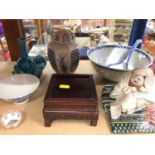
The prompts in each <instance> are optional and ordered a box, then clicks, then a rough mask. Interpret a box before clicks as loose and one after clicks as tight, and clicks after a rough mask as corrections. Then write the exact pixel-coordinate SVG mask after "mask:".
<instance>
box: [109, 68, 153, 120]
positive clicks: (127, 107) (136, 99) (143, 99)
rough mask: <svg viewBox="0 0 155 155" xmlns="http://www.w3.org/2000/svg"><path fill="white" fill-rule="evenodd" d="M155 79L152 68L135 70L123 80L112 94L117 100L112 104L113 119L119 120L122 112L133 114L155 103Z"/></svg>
mask: <svg viewBox="0 0 155 155" xmlns="http://www.w3.org/2000/svg"><path fill="white" fill-rule="evenodd" d="M154 92H155V77H154V73H153V71H152V70H151V69H150V68H144V69H135V70H134V71H132V72H131V73H129V74H128V75H127V76H126V77H125V78H124V79H123V80H121V81H120V82H119V83H118V84H117V85H116V86H115V87H114V90H113V91H112V92H111V94H110V97H111V98H114V99H116V100H115V101H113V102H111V103H110V110H111V117H112V119H117V118H119V117H120V115H121V112H123V113H128V114H129V113H133V112H135V111H136V110H139V109H142V108H144V107H145V106H146V105H149V104H153V103H155V94H154Z"/></svg>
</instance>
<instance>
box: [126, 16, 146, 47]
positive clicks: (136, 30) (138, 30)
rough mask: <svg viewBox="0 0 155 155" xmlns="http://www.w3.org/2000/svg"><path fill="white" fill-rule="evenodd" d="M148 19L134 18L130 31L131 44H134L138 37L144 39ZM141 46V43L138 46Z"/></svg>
mask: <svg viewBox="0 0 155 155" xmlns="http://www.w3.org/2000/svg"><path fill="white" fill-rule="evenodd" d="M146 23H147V19H134V20H133V24H132V29H131V33H130V39H129V46H133V44H134V43H135V42H136V40H137V39H143V36H144V32H145V28H146ZM138 48H141V44H140V45H139V46H138Z"/></svg>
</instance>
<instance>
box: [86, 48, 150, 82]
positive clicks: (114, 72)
mask: <svg viewBox="0 0 155 155" xmlns="http://www.w3.org/2000/svg"><path fill="white" fill-rule="evenodd" d="M130 48H131V47H130V46H124V45H103V46H99V47H96V48H93V49H90V50H89V51H88V52H87V55H88V58H89V59H90V60H91V62H92V64H93V66H94V67H95V69H96V70H97V72H99V73H102V74H103V76H104V77H105V78H107V79H109V80H112V81H116V82H118V81H120V79H121V78H123V76H125V75H126V74H127V73H128V72H130V71H132V70H134V69H135V68H145V67H149V66H150V65H151V64H152V62H153V59H152V57H151V56H150V55H149V54H148V53H146V52H144V51H142V50H140V49H136V50H135V51H134V52H133V54H132V56H131V59H130V61H129V64H128V69H125V68H124V65H123V64H121V65H114V66H111V67H108V65H109V64H114V63H116V62H119V61H120V60H122V59H123V58H124V57H125V56H126V55H127V53H128V51H129V49H130ZM111 76H112V77H111ZM114 77H115V78H114Z"/></svg>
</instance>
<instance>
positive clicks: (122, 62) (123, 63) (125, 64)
mask: <svg viewBox="0 0 155 155" xmlns="http://www.w3.org/2000/svg"><path fill="white" fill-rule="evenodd" d="M140 43H142V39H138V40H136V42H135V43H134V45H133V46H131V48H130V49H129V51H128V53H127V55H126V56H125V57H124V58H123V59H122V60H120V61H119V62H117V63H113V64H109V65H108V66H107V67H109V68H111V67H112V66H116V65H117V66H118V65H121V66H123V68H124V69H126V70H128V65H129V61H130V58H131V56H132V54H133V53H134V51H135V49H136V48H137V47H138V45H139V44H140Z"/></svg>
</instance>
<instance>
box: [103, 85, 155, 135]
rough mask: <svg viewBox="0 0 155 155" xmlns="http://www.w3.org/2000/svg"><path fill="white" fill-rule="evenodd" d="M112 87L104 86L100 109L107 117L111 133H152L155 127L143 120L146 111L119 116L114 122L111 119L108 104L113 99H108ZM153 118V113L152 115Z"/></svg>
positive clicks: (154, 115)
mask: <svg viewBox="0 0 155 155" xmlns="http://www.w3.org/2000/svg"><path fill="white" fill-rule="evenodd" d="M113 88H114V85H111V84H107V85H104V87H103V90H102V108H103V110H104V112H105V114H106V116H107V119H108V121H109V124H110V128H111V131H112V132H113V133H116V134H117V133H154V132H155V125H154V124H151V123H150V122H149V121H146V120H145V119H144V116H145V115H146V114H147V111H146V110H145V109H144V110H141V111H137V112H135V113H133V114H121V116H120V117H119V118H118V119H116V120H114V119H111V113H110V102H112V101H113V100H114V99H111V98H110V97H109V95H110V93H111V91H112V90H113ZM153 117H155V113H153Z"/></svg>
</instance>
